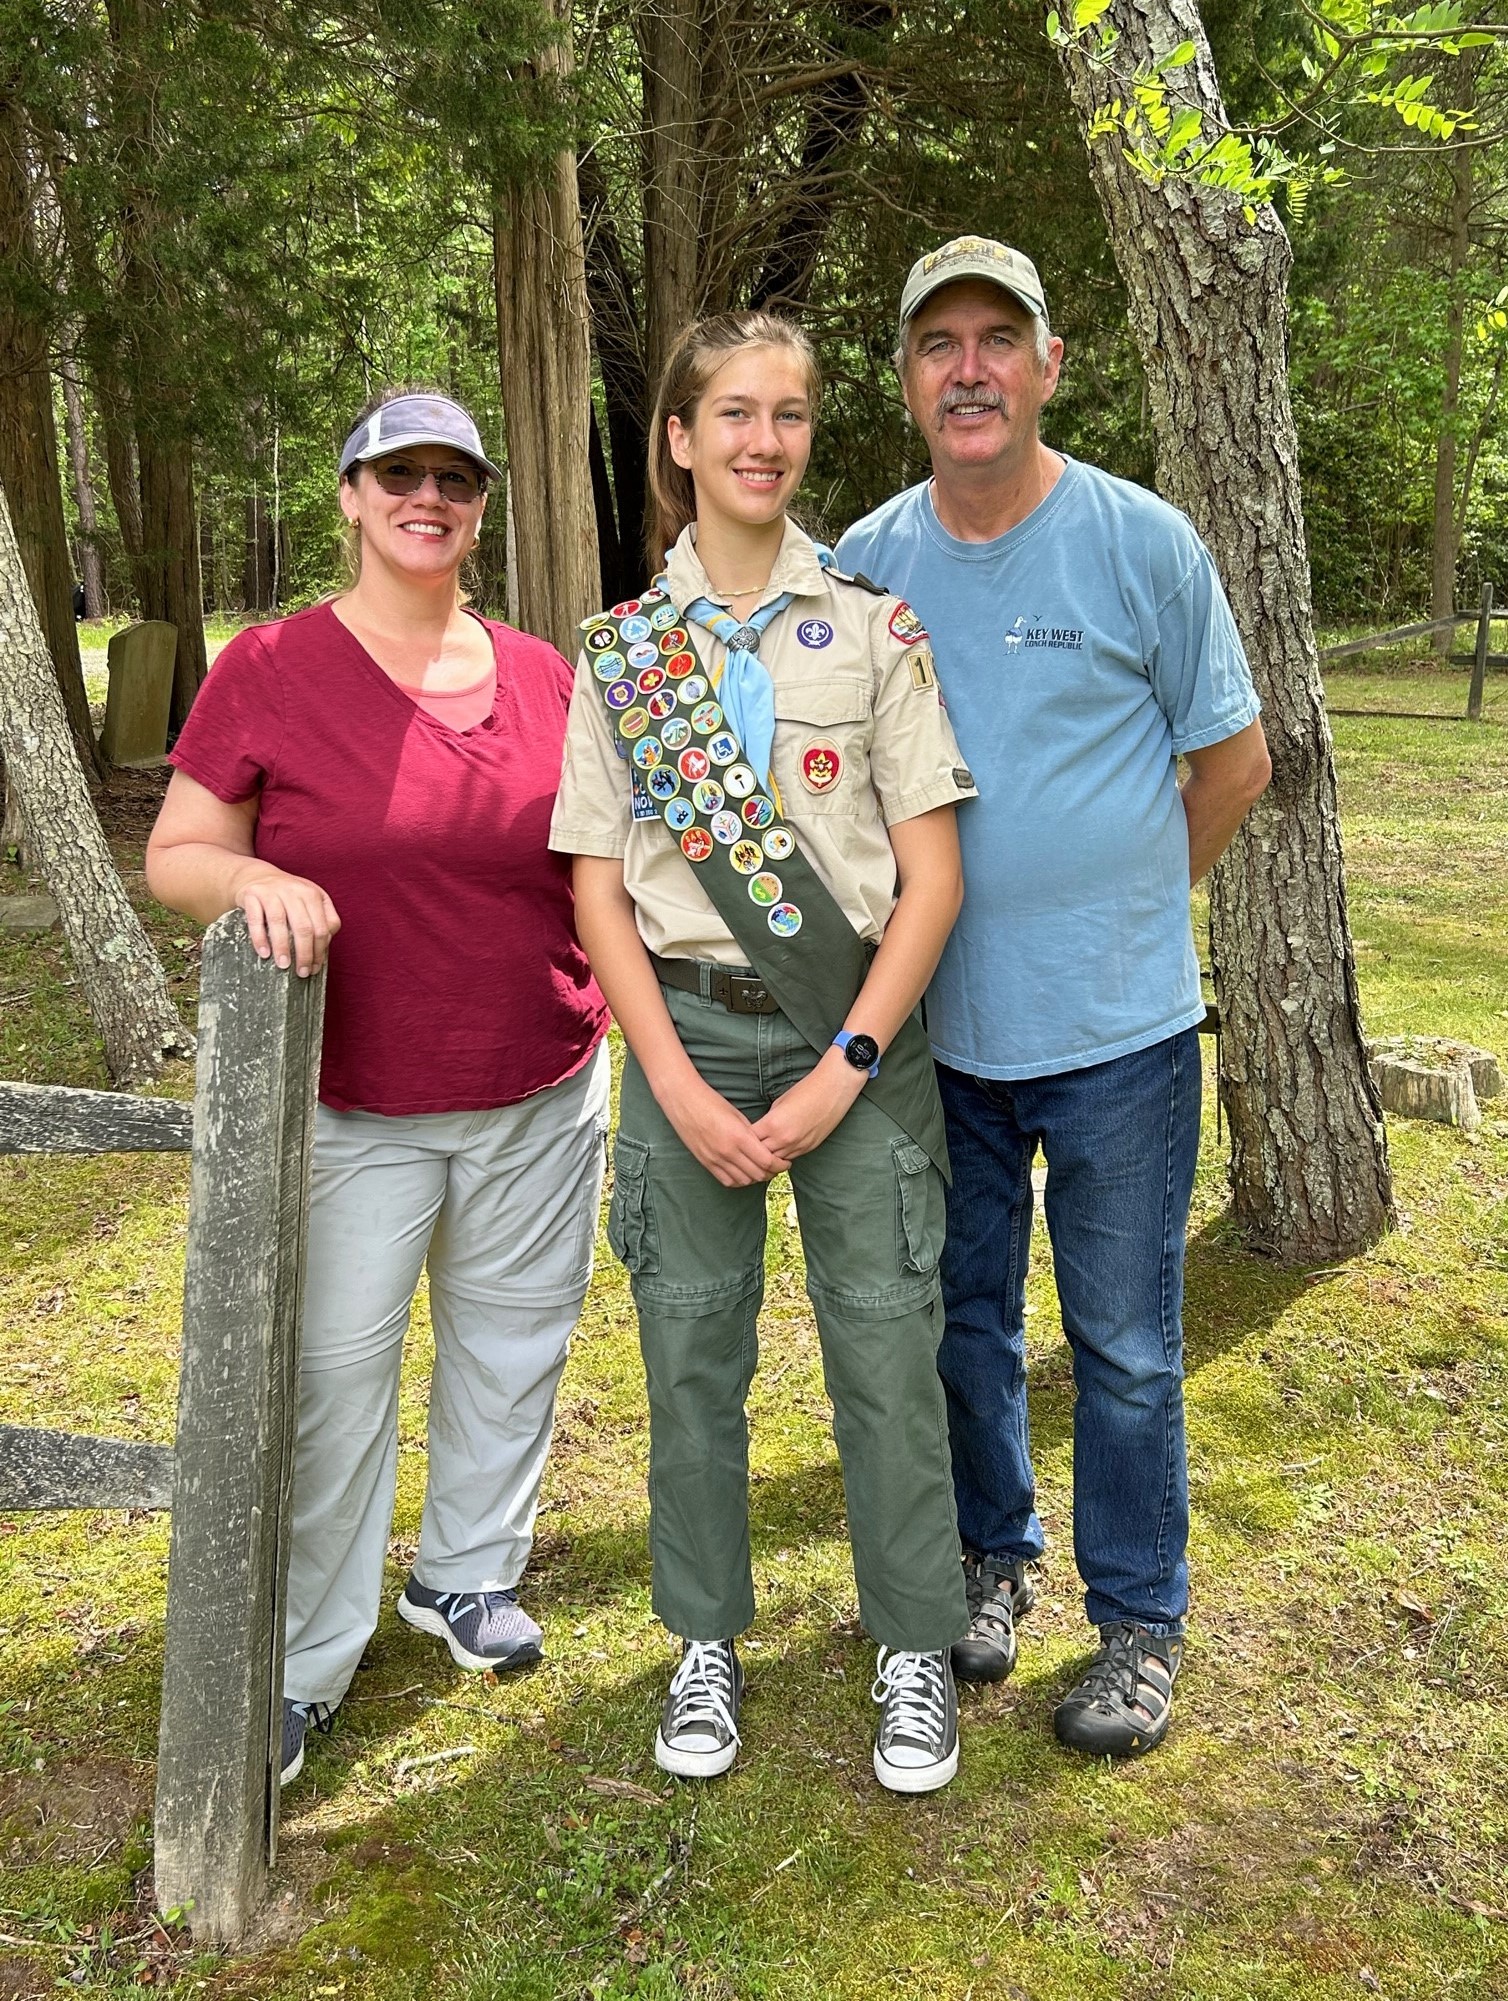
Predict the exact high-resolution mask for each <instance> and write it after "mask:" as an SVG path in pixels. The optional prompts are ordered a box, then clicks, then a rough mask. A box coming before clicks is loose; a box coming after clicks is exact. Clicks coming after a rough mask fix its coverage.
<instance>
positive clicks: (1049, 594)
mask: <svg viewBox="0 0 1508 2001" xmlns="http://www.w3.org/2000/svg"><path fill="white" fill-rule="evenodd" d="M837 555H838V563H839V566H840V567H841V568H842V569H843V570H845V571H848V572H850V573H851V572H853V571H856V570H857V571H860V572H862V574H863V575H864V576H866V577H868V578H869V579H871V581H873V582H874V583H877V584H881V585H883V586H884V588H885V589H886V590H888V591H894V592H897V593H898V594H899V595H900V596H902V597H904V598H907V599H908V600H909V601H910V603H911V604H912V605H913V606H914V607H915V609H916V610H917V612H918V613H919V614H920V616H921V619H922V622H923V623H924V624H925V625H926V626H927V628H928V630H929V631H930V633H931V635H932V645H933V651H934V654H935V656H936V661H937V670H938V678H939V681H940V683H941V685H942V691H943V695H944V698H945V700H946V702H947V705H948V713H949V715H950V717H951V718H952V722H953V727H954V729H955V730H956V731H957V733H958V741H959V744H960V745H961V746H962V749H963V753H964V756H965V757H966V758H967V760H968V763H969V769H970V770H971V771H972V772H973V774H974V778H975V781H976V783H977V784H978V787H979V798H978V799H977V800H976V801H974V802H973V803H971V804H970V806H969V808H968V810H967V811H966V812H963V813H960V814H959V816H958V831H959V837H960V840H961V841H962V844H963V864H964V904H963V912H962V915H961V916H960V918H959V920H958V924H957V926H956V927H955V929H954V932H953V935H952V937H951V938H950V939H949V941H948V945H947V948H946V950H945V951H944V953H943V957H942V962H941V964H940V965H939V966H938V969H937V973H936V976H935V977H934V979H933V982H932V986H931V988H930V989H929V991H928V995H927V1026H928V1030H929V1032H930V1034H931V1038H932V1048H933V1052H934V1054H935V1055H936V1056H937V1058H938V1061H939V1062H942V1063H946V1064H948V1065H949V1066H950V1067H952V1068H954V1069H957V1070H965V1071H969V1072H970V1073H972V1074H973V1075H975V1076H978V1077H995V1078H1000V1079H1004V1080H1009V1079H1012V1078H1020V1077H1044V1076H1051V1075H1054V1074H1056V1073H1057V1072H1059V1071H1063V1070H1079V1069H1083V1068H1085V1067H1086V1066H1087V1065H1088V1064H1091V1063H1104V1062H1108V1061H1109V1060H1110V1059H1111V1058H1112V1057H1115V1056H1125V1055H1129V1054H1130V1053H1131V1051H1133V1050H1136V1049H1146V1048H1149V1047H1150V1046H1151V1045H1152V1044H1153V1043H1155V1042H1160V1041H1162V1040H1163V1039H1164V1038H1165V1037H1167V1036H1170V1035H1175V1034H1177V1033H1178V1031H1179V1030H1180V1029H1184V1028H1190V1027H1193V1026H1194V1024H1195V1023H1197V1022H1199V1021H1200V1020H1202V1019H1203V1015H1204V1004H1203V1001H1202V1000H1201V998H1200V991H1199V966H1198V961H1197V959H1196V958H1195V954H1194V938H1193V929H1192V926H1191V924H1190V921H1189V850H1188V831H1187V824H1186V822H1185V820H1184V814H1183V806H1182V802H1181V801H1180V799H1179V797H1178V783H1177V766H1176V763H1175V759H1176V757H1177V755H1178V753H1180V752H1182V751H1189V750H1200V749H1203V748H1204V746H1205V745H1206V744H1212V743H1219V742H1220V741H1221V740H1222V739H1223V738H1225V737H1228V736H1234V735H1235V733H1236V731H1237V730H1241V729H1244V728H1245V727H1246V726H1247V724H1248V723H1250V722H1252V721H1253V720H1254V719H1255V717H1256V716H1257V714H1258V710H1259V707H1260V704H1259V703H1258V701H1257V697H1256V691H1255V690H1254V688H1253V687H1252V681H1251V672H1250V669H1249V668H1248V666H1247V664H1246V655H1245V653H1244V651H1243V650H1242V646H1241V640H1240V636H1239V634H1238V633H1237V631H1236V626H1235V621H1234V620H1233V619H1232V617H1231V613H1230V607H1229V605H1228V604H1227V603H1226V600H1225V593H1224V591H1223V590H1222V589H1221V587H1220V580H1219V578H1218V576H1217V575H1216V574H1215V566H1214V564H1213V562H1212V561H1211V559H1210V555H1209V552H1208V550H1207V549H1206V548H1205V547H1204V544H1203V543H1202V542H1201V541H1200V540H1199V537H1198V536H1197V535H1196V534H1195V532H1194V529H1193V527H1192V526H1191V524H1190V523H1189V521H1188V520H1187V519H1186V518H1185V517H1184V516H1183V515H1182V514H1180V513H1179V512H1178V511H1177V509H1176V508H1173V507H1169V506H1168V505H1167V503H1166V502H1165V501H1162V500H1159V499H1158V497H1157V496H1156V495H1155V494H1153V493H1149V492H1147V491H1146V489H1145V488H1144V487H1139V486H1134V485H1132V484H1131V483H1130V482H1129V481H1127V480H1122V479H1114V478H1112V477H1111V476H1110V475H1109V474H1108V473H1103V472H1100V471H1098V470H1097V469H1096V468H1094V467H1093V466H1088V465H1084V464H1082V463H1081V462H1079V461H1077V460H1073V459H1069V460H1067V461H1066V463H1065V466H1064V470H1063V473H1062V475H1061V477H1060V478H1059V480H1058V482H1057V484H1056V486H1054V487H1053V489H1052V491H1051V492H1050V493H1049V494H1048V496H1047V498H1046V499H1045V500H1044V501H1043V502H1042V503H1041V504H1040V506H1038V507H1036V508H1035V509H1034V510H1033V511H1032V512H1031V513H1030V514H1029V515H1028V516H1027V518H1026V519H1025V520H1024V521H1022V522H1019V523H1018V524H1017V526H1016V527H1014V528H1012V529H1010V530H1009V531H1008V532H1007V533H1006V534H1004V535H1002V536H1000V537H999V538H998V539H997V540H995V541H993V542H960V541H957V540H956V539H955V538H954V537H953V536H951V535H949V534H948V533H947V531H946V530H945V529H944V528H943V526H942V524H941V523H940V522H939V520H938V518H937V513H936V510H935V508H934V507H933V504H932V497H931V487H930V483H928V482H924V483H923V484H922V485H920V486H914V487H910V488H908V490H907V491H906V492H904V493H901V494H898V495H897V496H896V498H895V499H894V500H891V501H888V502H887V503H886V504H885V506H883V507H881V508H879V509H877V510H876V512H875V513H873V514H871V515H868V516H867V517H866V518H865V519H864V520H863V521H860V522H858V523H857V524H856V525H855V526H854V527H852V528H850V529H849V531H848V533H847V534H846V535H845V536H844V537H843V539H842V541H841V542H839V544H838V549H837Z"/></svg>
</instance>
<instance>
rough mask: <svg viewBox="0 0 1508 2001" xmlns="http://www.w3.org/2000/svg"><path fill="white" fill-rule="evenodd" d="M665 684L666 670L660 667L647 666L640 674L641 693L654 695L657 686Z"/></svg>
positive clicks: (661, 686) (660, 686)
mask: <svg viewBox="0 0 1508 2001" xmlns="http://www.w3.org/2000/svg"><path fill="white" fill-rule="evenodd" d="M664 685H665V675H664V671H663V669H661V668H659V667H646V668H645V669H644V672H643V673H642V674H641V675H640V676H639V693H640V694H641V695H652V694H653V693H654V691H655V689H656V688H663V687H664Z"/></svg>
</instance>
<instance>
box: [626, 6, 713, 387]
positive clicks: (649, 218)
mask: <svg viewBox="0 0 1508 2001" xmlns="http://www.w3.org/2000/svg"><path fill="white" fill-rule="evenodd" d="M635 25H636V29H637V33H638V36H639V49H640V60H641V63H642V67H643V75H644V135H643V141H642V145H643V156H644V157H643V167H642V174H643V184H644V359H645V366H646V369H647V373H648V381H649V398H650V401H651V403H652V402H653V400H654V395H655V391H656V389H657V388H658V386H659V382H660V377H661V375H662V374H663V373H664V369H665V361H666V357H667V356H668V355H669V353H670V347H671V343H672V342H673V341H674V339H675V337H676V335H677V333H679V331H680V329H681V328H682V327H683V326H684V325H685V324H686V322H687V320H689V319H692V318H694V316H695V315H696V313H697V311H698V310H699V306H700V295H699V292H698V277H699V274H698V254H699V251H700V248H701V243H700V235H701V231H700V222H701V172H702V159H701V149H700V146H699V140H700V137H701V132H700V127H701V115H700V108H701V97H702V79H703V74H704V67H705V62H706V54H707V51H706V35H705V32H704V28H703V17H702V10H701V8H700V6H699V5H698V0H656V4H655V5H654V6H652V7H647V8H645V9H644V10H643V11H642V12H641V13H640V14H639V15H638V17H637V19H636V23H635Z"/></svg>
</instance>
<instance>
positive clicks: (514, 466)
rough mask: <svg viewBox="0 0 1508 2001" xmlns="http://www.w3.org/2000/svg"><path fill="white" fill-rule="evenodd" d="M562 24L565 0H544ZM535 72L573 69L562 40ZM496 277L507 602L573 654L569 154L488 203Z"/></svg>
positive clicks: (580, 433) (577, 225)
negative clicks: (510, 540)
mask: <svg viewBox="0 0 1508 2001" xmlns="http://www.w3.org/2000/svg"><path fill="white" fill-rule="evenodd" d="M550 10H551V12H552V13H553V15H554V17H555V19H556V20H558V21H561V22H563V23H565V24H567V26H568V25H569V21H570V0H550ZM539 64H540V68H541V70H542V71H544V70H553V71H556V72H558V73H560V74H565V73H566V72H568V71H569V69H570V66H571V49H570V39H569V35H568V34H566V35H563V36H562V37H561V38H560V40H559V42H558V43H556V44H555V45H554V46H553V47H551V48H550V49H548V50H547V51H546V52H545V53H544V54H543V55H541V57H540V58H539ZM493 280H494V284H495V287H496V291H497V334H498V349H499V364H500V369H499V372H500V377H501V384H502V397H503V416H504V421H505V422H506V425H507V429H508V501H509V507H510V512H511V516H512V519H511V521H510V524H509V525H510V527H511V529H512V532H513V537H514V547H515V549H516V561H514V562H513V563H511V564H510V569H509V593H510V599H511V597H512V594H513V592H514V591H515V590H516V592H517V603H518V620H519V623H520V624H521V625H522V626H523V628H524V630H525V631H527V632H533V633H536V634H537V635H538V636H539V637H540V638H541V639H548V640H549V641H550V643H551V644H552V645H554V646H557V647H558V648H559V649H560V651H561V652H562V653H564V654H565V655H566V657H567V659H574V658H575V657H576V627H577V625H578V624H579V623H580V621H581V620H582V619H583V618H585V617H586V616H587V615H588V613H589V612H591V611H593V610H594V609H596V607H597V605H598V602H599V598H598V593H599V591H600V589H601V578H600V574H599V568H598V561H597V523H596V519H595V516H594V514H593V510H592V475H591V463H590V457H589V453H588V421H589V417H590V413H591V403H592V356H591V342H590V335H589V332H588V328H589V314H588V308H587V296H586V257H585V250H584V247H583V241H582V232H581V203H580V198H579V195H578V192H577V184H576V155H575V153H574V152H562V153H559V154H557V156H556V158H555V162H554V166H553V170H552V171H551V172H549V173H548V174H547V175H546V177H545V178H544V179H542V180H540V181H538V182H536V183H533V184H530V185H528V186H525V187H522V188H498V189H496V190H495V191H494V197H493Z"/></svg>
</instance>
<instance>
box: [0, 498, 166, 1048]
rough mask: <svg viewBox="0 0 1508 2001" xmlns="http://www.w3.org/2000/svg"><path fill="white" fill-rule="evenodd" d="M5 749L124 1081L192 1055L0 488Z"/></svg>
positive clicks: (1, 742) (36, 849)
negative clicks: (116, 849) (83, 753)
mask: <svg viewBox="0 0 1508 2001" xmlns="http://www.w3.org/2000/svg"><path fill="white" fill-rule="evenodd" d="M0 751H3V753H4V756H5V772H6V778H7V780H8V782H9V784H10V786H11V788H12V790H13V791H14V792H15V793H16V794H17V795H18V796H19V799H20V802H21V810H22V813H23V815H24V817H25V821H26V830H27V835H28V838H29V841H30V846H31V851H32V854H33V856H34V857H35V860H36V865H37V867H38V868H39V869H40V870H41V872H42V874H43V876H44V877H45V878H46V880H47V886H48V888H49V889H50V890H51V891H52V893H53V895H54V896H55V897H56V898H57V902H58V909H59V910H60V911H61V913H62V918H63V930H64V932H65V933H66V935H67V938H68V944H69V948H70V950H71V951H72V953H73V962H74V966H75V969H76V970H77V973H78V977H79V984H80V985H81V986H82V988H83V990H84V998H85V999H86V1000H87V1002H88V1003H89V1012H90V1013H91V1014H92V1015H93V1017H94V1022H95V1026H96V1027H97V1028H98V1029H99V1032H100V1035H101V1037H102V1038H103V1040H104V1044H105V1061H106V1063H107V1064H108V1066H109V1070H110V1075H111V1076H112V1077H113V1078H114V1080H115V1082H116V1083H117V1084H132V1085H134V1084H143V1083H147V1082H149V1081H150V1080H151V1079H152V1078H154V1077H156V1076H157V1075H158V1074H159V1073H160V1071H161V1069H162V1065H163V1061H164V1059H165V1058H167V1057H169V1056H188V1055H190V1054H192V1052H193V1047H194V1038H193V1036H192V1035H190V1034H189V1032H188V1030H187V1029H186V1028H185V1027H184V1026H183V1023H182V1022H181V1021H180V1020H179V1018H178V1010H177V1009H176V1008H175V1007H174V1005H173V1000H172V996H171V995H170V994H169V992H168V985H167V980H166V978H165V977H164V975H163V971H162V967H161V965H160V964H159V963H158V959H157V955H156V953H155V952H154V951H153V950H152V947H151V945H150V943H149V942H148V940H147V935H146V933H145V932H144V931H143V930H142V928H141V921H140V919H139V918H138V917H137V915H136V912H135V911H134V910H133V909H132V908H131V904H130V901H129V900H128V898H127V896H126V892H125V890H124V888H123V887H122V885H121V880H120V877H119V875H118V874H117V873H116V869H115V864H114V862H113V861H112V860H111V857H110V850H109V847H108V846H107V845H106V842H105V836H104V831H103V829H102V828H101V826H100V823H99V817H98V815H97V814H96V813H95V810H94V803H93V801H92V800H91V799H90V797H89V787H88V785H87V784H86V783H85V781H84V774H83V772H82V770H81V769H80V768H79V761H78V759H77V757H76V756H75V755H74V751H73V745H72V743H71V742H70V741H69V735H68V720H67V717H66V715H65V714H64V711H63V698H62V696H61V694H60V693H59V691H58V686H57V682H56V680H55V679H54V677H53V674H52V670H51V664H50V662H49V660H48V655H47V645H46V642H45V640H44V639H43V637H42V628H41V626H40V624H39V623H38V620H37V612H36V606H35V604H34V603H33V602H32V596H31V592H30V590H29V589H28V588H27V583H26V573H25V571H24V569H23V568H22V565H21V555H20V551H19V549H18V548H17V546H16V538H15V534H14V531H13V530H12V528H11V518H10V509H9V506H8V505H7V502H6V498H5V493H4V490H3V489H0Z"/></svg>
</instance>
